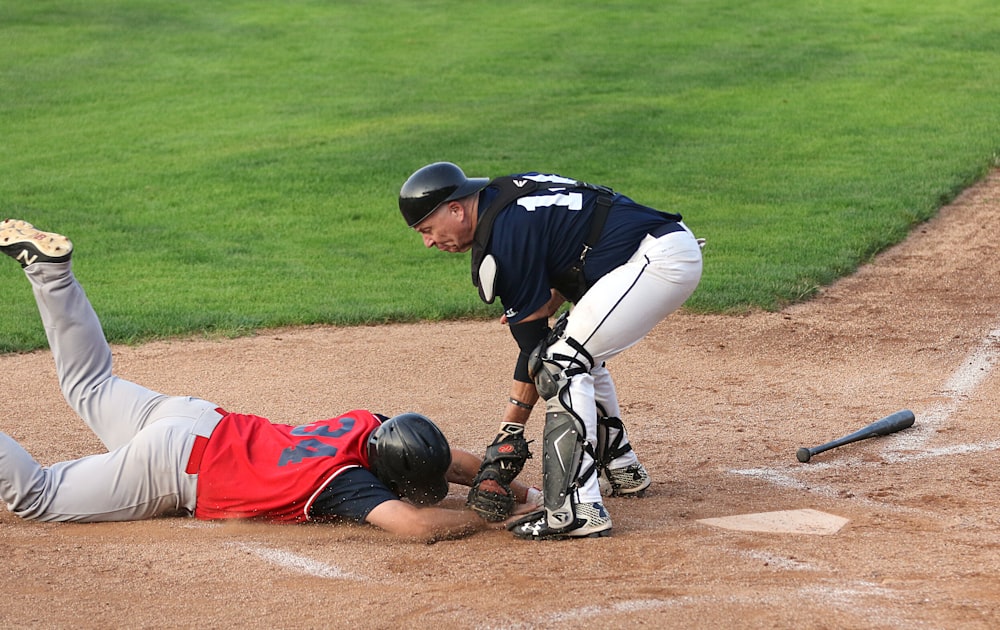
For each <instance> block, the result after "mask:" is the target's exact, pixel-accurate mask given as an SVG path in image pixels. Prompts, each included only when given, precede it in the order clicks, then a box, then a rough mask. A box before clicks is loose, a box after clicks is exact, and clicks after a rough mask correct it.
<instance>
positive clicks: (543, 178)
mask: <svg viewBox="0 0 1000 630" xmlns="http://www.w3.org/2000/svg"><path fill="white" fill-rule="evenodd" d="M524 179H530V180H531V181H533V182H545V183H551V184H569V185H571V186H574V185H576V183H577V181H576V180H575V179H569V178H568V177H562V176H560V175H524Z"/></svg>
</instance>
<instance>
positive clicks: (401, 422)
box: [368, 413, 451, 505]
mask: <svg viewBox="0 0 1000 630" xmlns="http://www.w3.org/2000/svg"><path fill="white" fill-rule="evenodd" d="M368 463H369V465H370V466H371V471H372V472H373V473H375V476H376V477H378V478H379V480H381V481H382V483H384V484H385V485H386V486H388V487H389V489H390V490H392V491H393V492H395V493H396V494H398V495H399V496H400V497H403V498H405V499H408V500H410V501H411V502H413V503H417V504H422V505H430V504H434V503H437V502H438V501H440V500H441V499H443V498H444V497H445V496H446V495H447V494H448V480H447V479H446V477H445V475H446V473H447V472H448V467H449V466H451V448H450V447H449V446H448V440H446V439H445V437H444V434H443V433H441V429H439V428H438V427H437V425H436V424H434V423H433V422H431V420H430V419H429V418H427V417H426V416H422V415H420V414H419V413H403V414H400V415H398V416H394V417H392V418H389V419H388V420H386V421H385V422H383V423H382V425H381V426H380V427H379V428H377V429H375V431H373V432H372V434H371V436H369V438H368Z"/></svg>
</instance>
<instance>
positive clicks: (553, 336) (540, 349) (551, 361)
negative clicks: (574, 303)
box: [528, 313, 594, 401]
mask: <svg viewBox="0 0 1000 630" xmlns="http://www.w3.org/2000/svg"><path fill="white" fill-rule="evenodd" d="M567 315H568V313H563V314H562V316H561V317H560V318H559V319H558V321H556V324H555V326H553V327H552V330H551V331H550V332H549V334H548V336H546V337H545V339H543V340H542V341H541V342H539V344H538V345H537V346H535V349H534V350H532V351H531V354H530V355H528V375H529V376H530V377H531V379H532V380H533V381H534V382H535V388H536V389H537V390H538V395H539V396H541V397H542V398H544V399H545V400H546V401H548V400H549V399H551V398H553V397H554V396H556V395H558V394H559V393H560V392H562V391H563V390H564V389H566V386H567V385H568V384H569V380H570V379H571V378H573V377H574V376H576V375H577V374H584V373H586V372H589V371H590V370H591V369H592V368H593V367H594V358H593V357H592V356H591V355H590V353H589V352H587V349H586V348H584V347H583V344H581V343H580V342H579V341H577V340H576V339H573V338H572V337H566V338H565V341H566V343H567V344H568V345H569V346H570V347H571V348H572V349H573V350H575V351H576V355H574V356H570V355H568V354H562V353H553V352H550V351H549V348H550V347H551V346H552V345H553V344H555V343H556V342H557V341H559V340H560V339H562V338H563V335H564V333H565V332H566V324H567V322H568V321H569V320H568V319H567Z"/></svg>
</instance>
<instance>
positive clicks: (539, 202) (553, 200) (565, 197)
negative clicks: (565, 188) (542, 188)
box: [517, 192, 583, 212]
mask: <svg viewBox="0 0 1000 630" xmlns="http://www.w3.org/2000/svg"><path fill="white" fill-rule="evenodd" d="M517 205H519V206H521V207H523V208H524V209H525V210H527V211H528V212H534V211H535V210H537V209H538V208H547V207H549V206H562V207H563V208H566V209H567V210H581V209H583V195H582V194H580V193H578V192H574V193H559V194H556V195H539V196H537V197H521V198H520V199H518V200H517Z"/></svg>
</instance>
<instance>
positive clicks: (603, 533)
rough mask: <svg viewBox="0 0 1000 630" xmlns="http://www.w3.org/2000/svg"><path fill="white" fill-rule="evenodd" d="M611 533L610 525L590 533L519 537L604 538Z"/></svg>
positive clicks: (542, 540) (537, 539)
mask: <svg viewBox="0 0 1000 630" xmlns="http://www.w3.org/2000/svg"><path fill="white" fill-rule="evenodd" d="M610 535H611V528H610V527H609V528H607V529H602V530H601V531H599V532H590V533H589V534H572V533H569V532H567V533H565V534H553V535H551V536H534V537H532V538H521V537H520V536H518V538H521V540H534V541H537V542H545V541H548V540H578V539H580V538H604V537H605V536H610Z"/></svg>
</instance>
